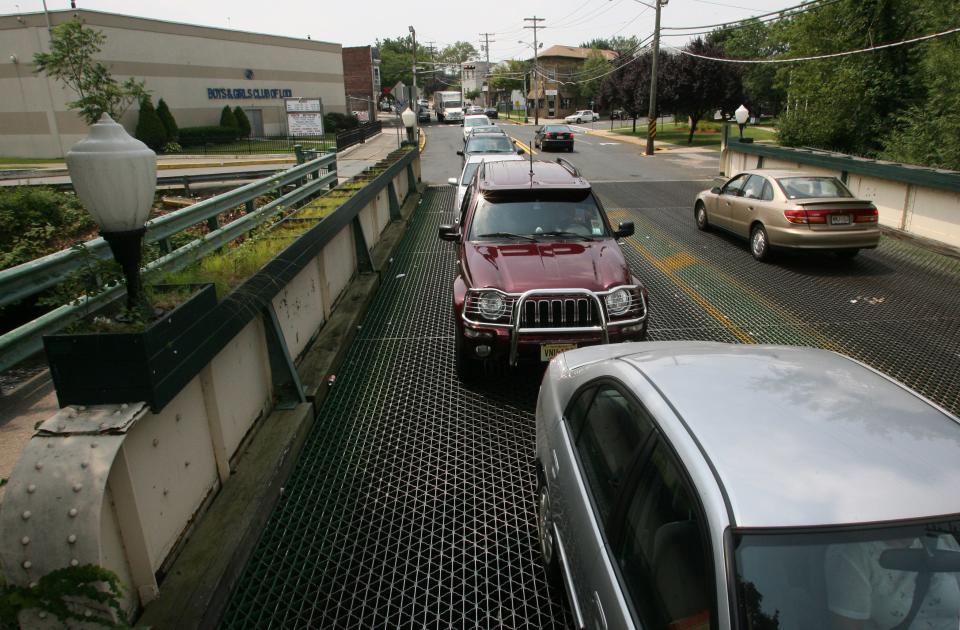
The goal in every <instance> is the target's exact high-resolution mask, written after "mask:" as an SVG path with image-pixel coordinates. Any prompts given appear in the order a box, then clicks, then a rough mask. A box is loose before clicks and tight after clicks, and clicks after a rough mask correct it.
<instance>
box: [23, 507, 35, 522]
mask: <svg viewBox="0 0 960 630" xmlns="http://www.w3.org/2000/svg"><path fill="white" fill-rule="evenodd" d="M31 516H33V512H31V511H30V510H24V511H23V514H21V515H20V518H22V519H23V520H25V521H29V520H30V517H31Z"/></svg>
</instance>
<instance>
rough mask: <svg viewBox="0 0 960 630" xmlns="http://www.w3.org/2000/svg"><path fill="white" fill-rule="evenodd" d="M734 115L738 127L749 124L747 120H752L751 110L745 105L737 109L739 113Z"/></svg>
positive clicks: (736, 112)
mask: <svg viewBox="0 0 960 630" xmlns="http://www.w3.org/2000/svg"><path fill="white" fill-rule="evenodd" d="M733 115H734V117H736V119H737V124H738V125H745V124H747V119H748V118H750V110H749V109H747V108H746V107H745V106H744V105H741V106H740V107H738V108H737V111H735V112H733Z"/></svg>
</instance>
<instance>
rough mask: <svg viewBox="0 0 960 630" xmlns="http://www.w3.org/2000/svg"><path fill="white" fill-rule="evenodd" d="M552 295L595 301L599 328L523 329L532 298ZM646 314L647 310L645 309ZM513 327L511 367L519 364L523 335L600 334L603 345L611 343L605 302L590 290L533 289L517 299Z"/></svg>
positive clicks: (511, 332) (514, 307) (511, 335)
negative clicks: (576, 296)
mask: <svg viewBox="0 0 960 630" xmlns="http://www.w3.org/2000/svg"><path fill="white" fill-rule="evenodd" d="M551 295H562V296H571V295H578V296H579V295H582V296H584V297H585V298H586V299H588V300H593V302H594V304H595V306H596V309H597V318H598V319H599V321H600V325H599V326H568V327H563V328H552V327H551V328H521V327H520V321H521V319H520V318H521V314H522V313H523V305H524V303H525V302H526V301H527V300H528V299H530V298H540V297H544V296H547V297H549V296H551ZM644 312H646V309H644ZM511 321H512V322H513V326H512V327H511V330H510V365H516V364H517V344H518V342H519V339H520V335H523V334H539V335H542V334H552V333H597V332H598V333H600V334H601V335H602V338H603V343H605V344H606V343H610V334H609V332H608V331H607V316H606V313H605V311H604V309H603V302H601V300H600V296H599V295H597V294H596V293H594V292H593V291H590V290H589V289H531V290H530V291H526V292H524V293H522V294H520V297H519V298H517V300H516V302H514V303H513V317H512V318H511Z"/></svg>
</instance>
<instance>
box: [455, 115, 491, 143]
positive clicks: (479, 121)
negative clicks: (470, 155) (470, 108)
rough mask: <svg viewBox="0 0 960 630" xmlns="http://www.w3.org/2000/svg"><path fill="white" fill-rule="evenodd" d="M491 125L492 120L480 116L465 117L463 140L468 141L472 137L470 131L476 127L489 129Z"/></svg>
mask: <svg viewBox="0 0 960 630" xmlns="http://www.w3.org/2000/svg"><path fill="white" fill-rule="evenodd" d="M490 125H491V122H490V119H489V118H487V117H486V116H484V115H483V114H480V115H479V116H477V115H476V114H474V115H471V116H465V117H464V119H463V125H462V126H463V139H464V140H466V139H467V136H469V135H470V130H471V129H472V128H474V127H489V126H490Z"/></svg>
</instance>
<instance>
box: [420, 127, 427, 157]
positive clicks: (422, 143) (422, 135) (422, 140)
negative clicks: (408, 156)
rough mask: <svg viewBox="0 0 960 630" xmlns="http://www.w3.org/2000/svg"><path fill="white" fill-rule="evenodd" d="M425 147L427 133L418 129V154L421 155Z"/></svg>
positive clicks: (422, 129)
mask: <svg viewBox="0 0 960 630" xmlns="http://www.w3.org/2000/svg"><path fill="white" fill-rule="evenodd" d="M425 146H427V132H426V130H425V129H424V128H423V127H421V128H420V153H423V147H425Z"/></svg>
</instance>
